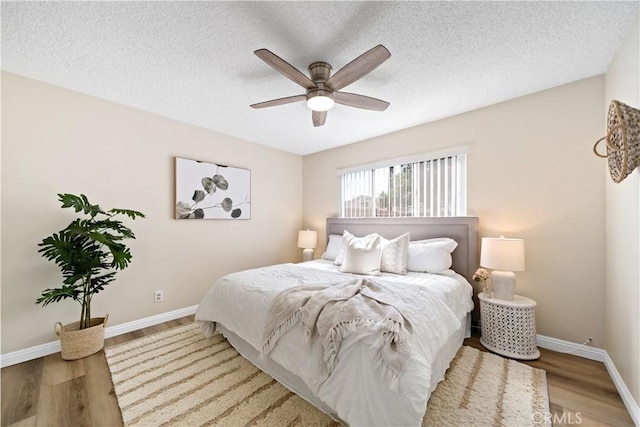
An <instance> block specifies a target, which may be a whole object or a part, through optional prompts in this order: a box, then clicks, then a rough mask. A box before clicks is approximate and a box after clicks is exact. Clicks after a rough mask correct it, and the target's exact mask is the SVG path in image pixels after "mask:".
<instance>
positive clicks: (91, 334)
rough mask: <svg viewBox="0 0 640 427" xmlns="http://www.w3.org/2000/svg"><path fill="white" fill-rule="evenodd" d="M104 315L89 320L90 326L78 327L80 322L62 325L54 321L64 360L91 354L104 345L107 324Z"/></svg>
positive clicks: (107, 316) (106, 317) (106, 316)
mask: <svg viewBox="0 0 640 427" xmlns="http://www.w3.org/2000/svg"><path fill="white" fill-rule="evenodd" d="M108 318H109V315H108V314H107V315H105V317H94V318H92V319H91V321H90V325H91V326H90V327H88V328H85V329H78V327H79V326H80V322H73V323H70V324H68V325H64V326H63V325H62V323H60V322H56V326H55V332H56V335H58V336H59V337H60V345H61V347H62V358H63V359H64V360H77V359H82V358H83V357H87V356H91V355H92V354H94V353H97V352H99V351H100V350H102V347H104V328H106V326H107V319H108Z"/></svg>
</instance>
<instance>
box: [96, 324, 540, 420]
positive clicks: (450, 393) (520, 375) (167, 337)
mask: <svg viewBox="0 0 640 427" xmlns="http://www.w3.org/2000/svg"><path fill="white" fill-rule="evenodd" d="M105 354H106V356H107V363H108V365H109V370H110V371H111V378H112V380H113V385H114V389H115V393H116V397H117V399H118V405H119V406H120V410H121V411H122V420H123V422H124V425H125V426H182V425H185V426H186V425H188V426H196V425H198V426H200V425H224V426H243V425H257V426H294V425H300V426H307V425H314V426H325V425H327V426H328V425H339V424H338V423H336V422H334V421H333V420H332V419H331V418H329V417H328V416H327V415H325V414H324V413H323V412H321V411H320V410H318V409H316V408H315V407H314V406H312V405H310V404H309V403H307V402H306V401H305V400H303V399H301V398H300V397H298V396H297V395H296V394H294V393H292V392H290V391H289V390H288V389H286V388H285V387H283V386H281V385H280V384H279V383H278V382H276V381H275V380H274V379H273V378H271V377H270V376H269V375H267V374H265V373H263V372H262V371H260V370H259V369H258V368H256V367H255V366H254V365H253V364H251V362H249V361H247V360H246V359H244V358H243V357H242V356H240V355H239V354H238V353H237V352H236V351H235V349H234V348H233V347H231V346H230V345H229V343H228V342H227V341H226V340H225V339H224V337H222V336H221V335H219V334H216V335H214V336H213V337H212V338H206V337H205V336H204V335H203V334H202V333H201V332H200V329H199V327H198V325H197V324H195V323H192V324H189V325H184V326H180V327H177V328H173V329H170V330H167V331H164V332H159V333H157V334H154V335H150V336H147V337H144V338H139V339H136V340H133V341H129V342H126V343H123V344H119V345H115V346H112V347H109V348H106V349H105ZM548 413H549V402H548V397H547V385H546V375H545V371H543V370H540V369H534V368H531V367H529V366H527V365H525V364H522V363H519V362H515V361H513V360H508V359H504V358H501V357H499V356H496V355H493V354H490V353H485V352H481V351H478V350H476V349H474V348H471V347H467V346H463V347H461V349H460V350H459V351H458V354H457V355H456V357H455V359H454V360H453V362H452V364H451V367H450V369H449V370H448V371H447V374H446V378H445V380H444V381H443V382H441V383H440V384H439V385H438V387H437V389H436V390H435V391H434V393H433V394H432V395H431V399H430V400H429V403H428V410H427V414H426V415H425V418H424V421H423V424H422V425H423V427H426V426H452V427H453V426H456V427H457V426H462V425H464V426H534V425H546V423H545V420H547V419H548V417H547V416H545V414H548Z"/></svg>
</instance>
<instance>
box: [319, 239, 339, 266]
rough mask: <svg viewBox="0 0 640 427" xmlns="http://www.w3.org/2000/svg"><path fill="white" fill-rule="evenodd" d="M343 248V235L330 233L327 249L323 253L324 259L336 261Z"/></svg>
mask: <svg viewBox="0 0 640 427" xmlns="http://www.w3.org/2000/svg"><path fill="white" fill-rule="evenodd" d="M340 249H342V236H341V235H339V234H330V235H329V243H327V250H326V251H325V252H324V253H323V254H322V257H321V258H322V259H328V260H329V261H334V260H335V259H336V257H337V256H338V253H340Z"/></svg>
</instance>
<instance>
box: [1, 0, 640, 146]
mask: <svg viewBox="0 0 640 427" xmlns="http://www.w3.org/2000/svg"><path fill="white" fill-rule="evenodd" d="M639 4H640V3H639V2H638V1H628V2H564V1H562V2H324V1H322V2H179V1H178V2H175V1H174V2H107V3H102V2H100V3H98V2H64V3H62V2H6V1H3V2H2V10H1V11H2V68H3V69H4V70H7V71H10V72H13V73H16V74H20V75H24V76H27V77H31V78H34V79H38V80H42V81H45V82H48V83H52V84H54V85H59V86H62V87H66V88H69V89H73V90H76V91H79V92H84V93H87V94H91V95H94V96H97V97H100V98H104V99H108V100H111V101H115V102H119V103H122V104H125V105H129V106H132V107H136V108H139V109H142V110H146V111H150V112H153V113H157V114H160V115H163V116H167V117H172V118H175V119H178V120H182V121H185V122H188V123H191V124H194V125H198V126H202V127H205V128H209V129H213V130H216V131H219V132H222V133H226V134H229V135H233V136H236V137H239V138H243V139H246V140H249V141H253V142H256V143H260V144H264V145H268V146H272V147H277V148H280V149H282V150H286V151H290V152H293V153H298V154H308V153H313V152H317V151H321V150H325V149H328V148H332V147H336V146H340V145H344V144H348V143H352V142H356V141H360V140H363V139H367V138H371V137H374V136H377V135H382V134H386V133H389V132H393V131H396V130H399V129H403V128H407V127H410V126H415V125H418V124H422V123H426V122H430V121H433V120H437V119H440V118H443V117H447V116H451V115H454V114H459V113H462V112H465V111H469V110H473V109H476V108H479V107H483V106H486V105H490V104H494V103H496V102H500V101H503V100H506V99H510V98H514V97H517V96H522V95H526V94H529V93H532V92H536V91H540V90H543V89H547V88H550V87H554V86H558V85H561V84H564V83H568V82H571V81H575V80H579V79H583V78H587V77H591V76H594V75H598V74H602V73H604V72H605V71H606V70H607V68H608V66H609V64H610V62H611V60H612V59H613V56H614V55H615V53H616V52H617V50H618V48H619V46H620V44H621V42H622V40H623V39H624V37H625V35H626V33H627V31H628V30H629V28H630V26H631V24H632V22H633V19H634V17H635V16H637V13H636V11H637V10H638V7H639ZM376 44H383V45H384V46H386V47H387V48H388V49H389V51H390V52H391V58H390V59H389V60H388V61H387V62H385V63H384V64H383V65H382V66H380V67H379V68H377V69H376V70H374V71H373V72H372V73H371V74H369V75H367V76H365V77H364V78H362V79H361V80H359V81H357V82H356V83H354V84H352V85H350V86H348V87H347V88H345V89H344V90H346V91H348V92H354V93H360V94H363V95H368V96H372V97H375V98H380V99H384V100H386V101H389V102H390V103H391V106H390V107H389V108H388V109H387V110H386V111H385V112H375V111H366V110H359V109H354V108H350V107H346V106H342V105H336V106H335V107H334V108H333V109H332V110H331V111H329V115H328V118H327V123H326V125H325V126H323V127H320V128H314V127H313V126H312V122H311V112H310V110H308V108H307V107H306V105H305V104H304V103H296V104H289V105H284V106H279V107H273V108H268V109H263V110H254V109H251V108H249V104H253V103H256V102H261V101H266V100H269V99H273V98H280V97H285V96H290V95H296V94H301V93H304V90H303V89H302V88H301V87H299V86H297V85H296V84H295V83H293V82H291V81H290V80H287V79H286V78H285V77H284V76H282V75H280V74H278V73H277V72H276V71H274V70H273V69H271V68H269V67H268V66H267V65H266V64H265V63H264V62H262V61H261V60H260V59H258V58H257V57H256V56H255V55H254V54H253V51H254V50H256V49H259V48H267V49H269V50H271V51H272V52H274V53H275V54H277V55H279V56H280V57H282V58H283V59H285V60H286V61H288V62H289V63H291V64H292V65H294V66H295V67H297V68H298V69H300V70H301V71H303V72H304V73H305V74H306V72H307V71H306V69H307V66H308V65H309V64H310V63H311V62H314V61H320V60H322V61H327V62H329V63H330V64H332V66H333V68H334V72H335V71H337V70H338V69H339V68H341V67H342V66H344V65H346V64H347V63H348V62H349V61H351V60H352V59H354V58H355V57H356V56H358V55H360V54H361V53H363V52H365V51H366V50H368V49H370V48H371V47H373V46H375V45H376Z"/></svg>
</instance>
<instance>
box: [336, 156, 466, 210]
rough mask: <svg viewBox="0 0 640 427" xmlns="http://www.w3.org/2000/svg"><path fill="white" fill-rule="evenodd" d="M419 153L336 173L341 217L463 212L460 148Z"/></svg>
mask: <svg viewBox="0 0 640 427" xmlns="http://www.w3.org/2000/svg"><path fill="white" fill-rule="evenodd" d="M460 151H462V150H460ZM436 154H438V155H437V156H436V157H434V155H436ZM420 157H422V158H423V160H420ZM420 157H416V156H413V157H411V158H405V159H398V160H396V161H394V162H393V163H394V164H390V165H386V166H382V165H381V164H380V163H378V164H375V165H373V166H368V167H367V166H365V167H359V168H351V169H348V170H342V171H339V172H338V173H339V174H340V185H341V197H340V215H341V216H342V217H343V218H369V217H419V216H423V217H424V216H464V215H466V213H467V170H466V169H467V165H466V163H467V162H466V159H467V156H466V152H460V153H458V154H451V153H434V154H431V155H429V154H425V155H423V156H420Z"/></svg>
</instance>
